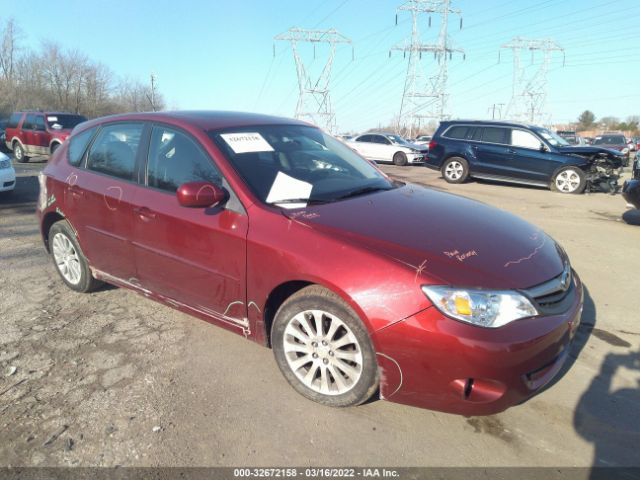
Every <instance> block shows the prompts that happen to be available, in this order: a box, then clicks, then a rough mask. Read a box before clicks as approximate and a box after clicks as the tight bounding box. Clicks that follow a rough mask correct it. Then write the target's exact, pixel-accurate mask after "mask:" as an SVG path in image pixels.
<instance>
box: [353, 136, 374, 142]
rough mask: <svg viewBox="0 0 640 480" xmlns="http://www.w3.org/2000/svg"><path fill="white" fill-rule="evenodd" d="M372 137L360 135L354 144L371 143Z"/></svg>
mask: <svg viewBox="0 0 640 480" xmlns="http://www.w3.org/2000/svg"><path fill="white" fill-rule="evenodd" d="M372 141H373V140H372V136H371V135H362V136H361V137H358V138H357V139H356V142H372Z"/></svg>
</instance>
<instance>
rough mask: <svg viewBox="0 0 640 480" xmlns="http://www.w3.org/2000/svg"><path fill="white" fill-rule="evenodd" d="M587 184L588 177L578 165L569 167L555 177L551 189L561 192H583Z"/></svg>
mask: <svg viewBox="0 0 640 480" xmlns="http://www.w3.org/2000/svg"><path fill="white" fill-rule="evenodd" d="M586 186H587V177H586V175H585V174H584V172H583V171H582V170H580V169H579V168H578V167H567V168H563V169H562V170H560V171H559V172H558V173H556V175H555V177H553V181H552V182H551V189H552V190H555V191H556V192H560V193H582V192H584V189H585V187H586Z"/></svg>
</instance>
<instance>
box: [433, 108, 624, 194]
mask: <svg viewBox="0 0 640 480" xmlns="http://www.w3.org/2000/svg"><path fill="white" fill-rule="evenodd" d="M621 164H622V154H621V153H620V152H617V151H615V150H609V149H606V148H597V147H590V146H571V145H569V143H568V142H567V141H566V140H564V139H563V138H562V137H560V136H558V135H556V134H555V133H553V132H551V131H550V130H547V129H545V128H542V127H538V126H534V125H526V124H522V123H511V122H498V121H474V120H472V121H464V120H455V121H453V120H451V121H445V122H441V123H440V126H439V127H438V130H437V131H436V133H435V134H434V136H433V140H431V143H430V144H429V154H428V156H427V161H426V166H427V167H429V168H432V169H435V170H440V171H441V172H442V176H443V177H444V179H445V180H446V181H447V182H449V183H462V182H464V181H465V180H467V179H468V178H469V177H473V178H480V179H486V180H494V181H502V182H509V183H520V184H526V185H537V186H542V187H549V188H551V189H552V190H556V191H559V192H562V193H582V192H583V191H584V190H585V188H586V187H587V185H589V184H599V183H600V182H601V180H602V179H603V176H606V177H607V182H608V183H607V184H609V183H610V182H611V181H612V180H614V179H613V178H612V177H614V176H615V171H616V169H617V168H619V167H620V165H621Z"/></svg>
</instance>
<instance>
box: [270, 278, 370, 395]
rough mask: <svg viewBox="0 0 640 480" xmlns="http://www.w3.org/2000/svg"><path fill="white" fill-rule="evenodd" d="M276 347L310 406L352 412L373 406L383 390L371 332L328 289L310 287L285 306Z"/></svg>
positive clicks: (276, 329) (286, 372)
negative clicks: (350, 408)
mask: <svg viewBox="0 0 640 480" xmlns="http://www.w3.org/2000/svg"><path fill="white" fill-rule="evenodd" d="M271 344H272V347H273V351H274V355H275V358H276V362H277V364H278V367H279V368H280V371H281V372H282V374H283V375H284V377H285V378H286V379H287V381H288V382H289V383H290V384H291V386H292V387H293V388H294V389H295V390H296V391H297V392H298V393H300V394H302V395H303V396H305V397H307V398H308V399H310V400H313V401H315V402H318V403H321V404H323V405H328V406H331V407H348V406H353V405H359V404H361V403H363V402H365V401H367V400H368V399H369V398H370V397H371V396H372V395H373V393H374V392H375V391H376V389H377V388H378V368H377V364H376V359H375V352H374V350H373V347H372V346H371V341H370V339H369V335H368V333H367V330H366V328H365V327H364V325H363V324H362V322H361V321H360V319H359V318H358V316H357V315H356V314H355V312H353V310H352V309H351V308H350V307H349V306H348V305H347V304H345V303H344V302H343V301H342V299H340V298H339V297H338V296H337V295H335V294H334V293H333V292H331V291H329V290H327V289H326V288H323V287H320V286H317V285H313V286H309V287H306V288H304V289H302V290H300V291H299V292H297V293H295V294H294V295H292V296H291V297H290V298H289V299H287V300H286V301H285V302H284V303H283V304H282V306H281V307H280V308H279V309H278V312H277V313H276V317H275V320H274V323H273V328H272V334H271Z"/></svg>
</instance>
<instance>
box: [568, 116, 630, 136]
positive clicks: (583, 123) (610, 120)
mask: <svg viewBox="0 0 640 480" xmlns="http://www.w3.org/2000/svg"><path fill="white" fill-rule="evenodd" d="M596 129H602V130H607V131H621V132H625V133H628V134H629V135H633V136H637V135H638V134H640V116H638V115H632V116H629V117H627V118H626V120H620V119H619V118H618V117H611V116H608V117H602V118H601V119H600V120H598V119H597V118H596V116H595V114H594V113H593V112H592V111H591V110H585V111H584V112H582V113H581V114H580V116H579V117H578V121H577V122H576V130H577V131H579V132H580V131H585V130H596Z"/></svg>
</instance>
